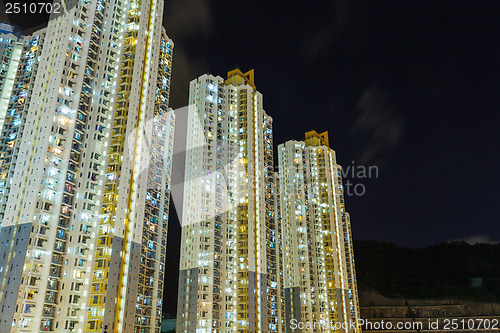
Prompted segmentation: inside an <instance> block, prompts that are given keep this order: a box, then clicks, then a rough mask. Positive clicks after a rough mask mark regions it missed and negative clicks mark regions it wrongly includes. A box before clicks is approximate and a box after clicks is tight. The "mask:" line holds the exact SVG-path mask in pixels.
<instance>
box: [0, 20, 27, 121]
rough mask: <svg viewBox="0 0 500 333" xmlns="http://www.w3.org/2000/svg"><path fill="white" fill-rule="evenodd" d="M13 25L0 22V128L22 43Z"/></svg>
mask: <svg viewBox="0 0 500 333" xmlns="http://www.w3.org/2000/svg"><path fill="white" fill-rule="evenodd" d="M15 29H16V28H15V27H14V26H12V25H9V24H6V23H1V22H0V130H1V128H2V126H3V122H4V120H5V114H6V113H7V108H8V106H9V102H10V99H11V96H12V90H13V88H14V79H15V76H16V73H17V66H18V65H19V61H20V59H21V52H22V50H23V44H22V42H21V41H20V38H19V36H18V34H17V33H16V32H15Z"/></svg>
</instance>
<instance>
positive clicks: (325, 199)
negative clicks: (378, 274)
mask: <svg viewBox="0 0 500 333" xmlns="http://www.w3.org/2000/svg"><path fill="white" fill-rule="evenodd" d="M278 161H279V162H278V163H279V172H280V188H281V192H280V195H281V217H282V225H283V242H284V244H283V246H284V266H285V268H284V277H285V311H286V322H287V328H288V329H289V331H290V332H291V331H292V330H291V325H290V323H291V321H293V320H296V321H297V322H304V323H305V322H322V323H323V324H324V327H326V328H328V327H332V323H333V324H334V323H337V322H338V323H339V325H340V324H341V323H349V322H350V321H353V322H356V320H357V319H358V318H359V309H358V295H357V287H356V274H355V270H354V257H353V249H352V237H351V228H350V220H349V214H348V213H347V212H346V211H345V207H344V193H343V188H342V172H341V167H340V166H339V165H338V164H337V162H336V159H335V152H334V151H333V150H332V149H331V148H330V147H329V144H328V133H327V132H324V133H321V134H318V133H316V132H315V131H311V132H308V133H306V135H305V141H287V142H286V143H284V144H280V145H279V146H278ZM328 325H330V326H328ZM313 331H314V332H316V331H317V330H312V329H311V330H307V329H304V330H303V331H302V332H313ZM326 331H327V332H332V331H334V330H333V329H331V330H326ZM335 331H337V330H335ZM338 331H339V332H358V331H357V330H354V331H353V330H351V329H347V330H344V329H339V330H338Z"/></svg>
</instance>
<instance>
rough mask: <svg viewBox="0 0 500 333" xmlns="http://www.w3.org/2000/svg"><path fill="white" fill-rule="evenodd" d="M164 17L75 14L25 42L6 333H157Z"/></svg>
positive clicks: (148, 3) (143, 12) (168, 114)
mask: <svg viewBox="0 0 500 333" xmlns="http://www.w3.org/2000/svg"><path fill="white" fill-rule="evenodd" d="M162 15H163V1H162V0H79V1H73V3H72V5H71V6H69V5H68V6H67V7H66V8H65V12H64V14H63V15H58V16H57V15H54V16H52V17H51V20H50V21H49V23H48V26H47V27H46V28H44V29H42V30H39V31H37V32H35V33H33V34H31V35H29V36H25V37H22V38H21V39H20V42H21V43H22V52H21V53H20V59H19V69H18V70H17V73H16V74H15V76H14V78H13V79H12V80H13V82H12V83H13V88H12V91H11V93H10V94H11V96H10V100H9V102H8V105H7V108H6V113H5V122H4V126H3V129H2V132H1V134H0V161H1V169H0V223H1V230H0V312H1V313H2V315H1V318H0V332H29V333H32V332H42V331H43V332H47V331H52V332H103V333H109V332H141V333H142V332H155V333H158V332H160V325H161V309H162V290H163V279H164V274H165V266H164V265H165V264H164V262H165V257H166V240H167V237H166V233H167V223H168V221H167V219H168V204H169V191H170V190H169V185H170V184H169V182H170V171H171V158H172V140H173V127H174V116H173V112H172V111H168V110H167V109H166V107H167V105H168V98H169V85H170V73H171V65H172V62H171V61H172V58H171V55H172V50H173V43H172V42H171V41H170V40H169V39H168V37H167V36H166V34H165V31H164V30H163V28H162ZM8 77H9V78H11V76H8Z"/></svg>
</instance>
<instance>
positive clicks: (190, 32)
mask: <svg viewBox="0 0 500 333" xmlns="http://www.w3.org/2000/svg"><path fill="white" fill-rule="evenodd" d="M163 25H164V26H165V27H166V29H167V35H168V36H169V37H170V38H172V40H173V41H174V45H175V47H174V55H173V69H172V83H171V87H172V90H171V99H170V105H171V106H172V107H174V108H179V107H182V106H186V105H187V103H188V96H189V82H190V81H191V80H193V79H194V78H196V77H197V76H199V75H201V74H203V73H205V72H207V70H208V69H209V60H208V59H207V58H206V57H205V56H204V55H203V54H196V53H193V52H189V49H188V48H189V47H190V45H196V43H199V42H200V39H203V38H209V37H210V36H211V35H212V34H213V33H214V31H215V16H214V14H213V11H212V9H211V5H210V2H209V1H208V0H172V1H165V11H164V15H163Z"/></svg>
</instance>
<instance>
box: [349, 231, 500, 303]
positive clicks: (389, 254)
mask: <svg viewBox="0 0 500 333" xmlns="http://www.w3.org/2000/svg"><path fill="white" fill-rule="evenodd" d="M354 251H355V260H356V274H357V281H358V288H359V289H360V290H365V291H366V290H376V291H378V292H379V293H380V294H382V295H384V296H387V297H404V298H412V299H425V298H427V299H437V298H454V299H463V300H469V301H477V302H498V303H500V244H479V243H478V244H475V245H470V244H468V243H466V242H452V243H446V244H439V245H434V246H429V247H426V248H420V249H410V248H405V247H398V246H396V245H395V244H392V243H386V242H377V241H356V240H355V241H354Z"/></svg>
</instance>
